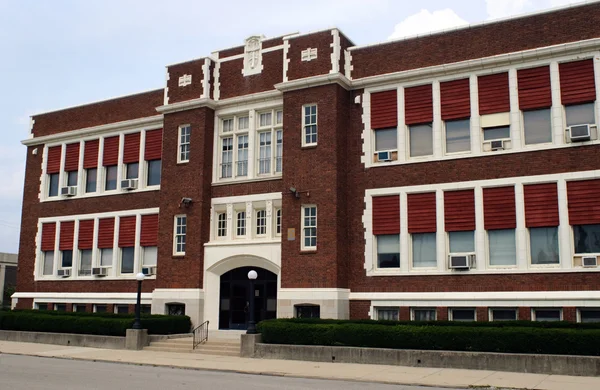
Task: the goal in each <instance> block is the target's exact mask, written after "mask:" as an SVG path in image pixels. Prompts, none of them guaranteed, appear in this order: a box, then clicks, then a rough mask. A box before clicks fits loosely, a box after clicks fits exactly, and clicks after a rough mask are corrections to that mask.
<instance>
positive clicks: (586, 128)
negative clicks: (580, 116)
mask: <svg viewBox="0 0 600 390" xmlns="http://www.w3.org/2000/svg"><path fill="white" fill-rule="evenodd" d="M567 131H568V132H569V138H570V139H571V142H582V141H589V140H590V139H591V137H592V132H591V129H590V125H587V124H586V125H575V126H571V127H569V128H567Z"/></svg>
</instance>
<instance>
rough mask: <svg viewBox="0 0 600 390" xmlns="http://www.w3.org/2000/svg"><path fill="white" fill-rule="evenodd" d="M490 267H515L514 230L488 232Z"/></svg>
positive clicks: (515, 245) (515, 247)
mask: <svg viewBox="0 0 600 390" xmlns="http://www.w3.org/2000/svg"><path fill="white" fill-rule="evenodd" d="M488 241H489V246H490V265H516V264H517V243H516V240H515V230H514V229H499V230H489V231H488Z"/></svg>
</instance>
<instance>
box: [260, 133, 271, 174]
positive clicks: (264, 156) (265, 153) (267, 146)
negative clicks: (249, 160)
mask: <svg viewBox="0 0 600 390" xmlns="http://www.w3.org/2000/svg"><path fill="white" fill-rule="evenodd" d="M258 136H259V157H258V173H259V174H263V173H271V132H266V133H259V135H258Z"/></svg>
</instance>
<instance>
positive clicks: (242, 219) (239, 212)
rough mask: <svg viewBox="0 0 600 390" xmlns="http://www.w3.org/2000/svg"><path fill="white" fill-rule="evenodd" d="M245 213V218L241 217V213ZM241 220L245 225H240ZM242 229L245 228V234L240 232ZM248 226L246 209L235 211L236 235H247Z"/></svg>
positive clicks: (239, 236) (240, 236)
mask: <svg viewBox="0 0 600 390" xmlns="http://www.w3.org/2000/svg"><path fill="white" fill-rule="evenodd" d="M242 214H243V218H241V219H240V215H242ZM240 221H242V222H243V225H244V226H240ZM240 229H243V230H244V234H239V231H240ZM247 235H248V226H246V210H239V211H236V212H235V237H238V238H242V237H247Z"/></svg>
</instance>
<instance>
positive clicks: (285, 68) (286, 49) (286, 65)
mask: <svg viewBox="0 0 600 390" xmlns="http://www.w3.org/2000/svg"><path fill="white" fill-rule="evenodd" d="M289 51H290V41H289V39H285V38H284V40H283V78H282V80H283V82H284V83H285V82H287V81H288V75H287V72H288V69H289V66H290V59H289V58H288V53H289Z"/></svg>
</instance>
